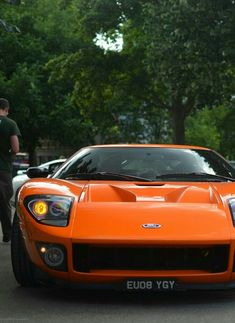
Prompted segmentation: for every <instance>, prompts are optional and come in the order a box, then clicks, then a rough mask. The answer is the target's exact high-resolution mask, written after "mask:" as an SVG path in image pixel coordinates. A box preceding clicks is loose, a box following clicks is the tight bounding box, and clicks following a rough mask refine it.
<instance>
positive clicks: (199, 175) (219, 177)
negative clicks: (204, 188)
mask: <svg viewBox="0 0 235 323" xmlns="http://www.w3.org/2000/svg"><path fill="white" fill-rule="evenodd" d="M156 178H157V179H171V178H176V179H179V178H180V179H185V178H186V179H188V178H193V179H195V178H196V179H200V178H203V179H204V180H205V179H207V180H208V181H215V182H223V181H231V182H234V181H235V179H234V178H232V177H227V176H223V175H214V174H208V173H176V174H162V175H159V176H156Z"/></svg>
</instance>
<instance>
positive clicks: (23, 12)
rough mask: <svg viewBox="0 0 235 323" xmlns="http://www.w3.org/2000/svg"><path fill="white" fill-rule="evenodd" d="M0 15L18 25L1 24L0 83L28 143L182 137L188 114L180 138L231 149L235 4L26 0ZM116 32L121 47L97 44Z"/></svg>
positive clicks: (74, 144)
mask: <svg viewBox="0 0 235 323" xmlns="http://www.w3.org/2000/svg"><path fill="white" fill-rule="evenodd" d="M0 17H1V19H2V21H4V22H7V23H8V24H10V25H12V26H17V27H18V28H19V29H20V31H21V32H20V33H8V32H6V31H5V29H4V28H0V90H1V96H6V97H8V98H9V100H10V102H11V103H12V117H14V118H15V119H16V120H17V121H18V123H19V126H20V128H21V130H22V134H23V145H24V147H25V148H26V149H27V150H29V151H32V152H33V150H34V149H35V147H36V146H37V145H38V144H39V142H40V139H42V138H51V139H56V140H58V141H59V142H61V143H62V144H69V145H70V146H71V147H73V148H78V147H79V146H81V145H86V144H90V143H97V142H101V143H108V142H138V141H139V142H171V141H172V139H173V140H174V141H175V142H177V143H184V141H185V138H184V137H185V120H186V142H187V143H192V144H195V145H205V146H209V147H212V148H214V149H216V150H220V151H223V152H224V154H225V155H228V156H234V155H233V151H235V149H234V148H235V147H234V145H233V141H234V140H233V138H234V135H235V134H234V131H233V124H232V121H233V120H234V112H233V109H232V107H231V104H232V103H231V95H232V94H234V84H235V82H234V75H235V72H234V71H235V69H234V63H235V62H234V57H235V55H234V51H235V46H234V45H235V40H234V32H235V21H234V20H235V3H234V1H232V0H213V1H211V0H199V1H194V0H168V1H165V0H158V1H154V0H139V1H136V0H118V1H116V0H34V1H33V0H24V1H21V2H19V5H18V6H12V5H9V4H7V3H5V5H3V6H1V7H0ZM120 35H121V36H122V38H123V48H122V50H121V51H113V50H110V49H109V48H106V49H103V48H101V47H99V46H98V45H97V43H96V39H97V37H98V36H101V37H102V38H104V39H105V38H106V39H107V40H111V41H112V42H113V43H115V41H116V39H117V38H118V37H120ZM225 102H226V104H225ZM205 107H206V108H205ZM200 110H201V111H200ZM208 134H209V135H208ZM234 158H235V156H234Z"/></svg>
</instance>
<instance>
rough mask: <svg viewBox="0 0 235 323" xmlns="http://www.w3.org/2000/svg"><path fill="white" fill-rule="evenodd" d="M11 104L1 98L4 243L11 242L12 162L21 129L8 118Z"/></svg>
mask: <svg viewBox="0 0 235 323" xmlns="http://www.w3.org/2000/svg"><path fill="white" fill-rule="evenodd" d="M9 108H10V105H9V102H8V101H7V100H6V99H3V98H0V222H1V226H2V233H3V239H2V241H3V242H8V241H10V240H11V205H10V199H11V196H12V194H13V187H12V161H13V157H14V155H15V154H16V153H18V152H19V139H18V136H19V135H20V131H19V128H18V126H17V124H16V123H15V121H13V120H12V119H10V118H8V117H7V115H8V113H9Z"/></svg>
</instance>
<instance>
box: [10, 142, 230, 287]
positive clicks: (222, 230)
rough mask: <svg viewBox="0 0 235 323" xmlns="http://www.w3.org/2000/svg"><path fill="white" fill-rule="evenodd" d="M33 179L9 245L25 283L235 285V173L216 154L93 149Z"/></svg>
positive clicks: (23, 193)
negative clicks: (50, 172) (50, 173)
mask: <svg viewBox="0 0 235 323" xmlns="http://www.w3.org/2000/svg"><path fill="white" fill-rule="evenodd" d="M27 174H28V176H29V177H30V178H31V179H30V180H29V181H27V182H26V183H25V184H24V185H23V186H22V188H21V189H20V191H19V194H18V196H17V202H16V203H17V208H16V213H15V216H14V220H13V231H12V240H11V259H12V266H13V272H14V274H15V278H16V280H17V281H18V283H19V284H21V285H22V286H32V285H35V284H37V283H39V282H44V283H47V284H48V283H50V282H58V281H60V282H67V283H68V285H70V286H75V285H76V286H79V285H80V286H81V287H83V288H84V287H85V286H87V287H88V288H89V287H94V288H95V287H98V286H100V287H101V288H108V287H109V288H111V287H112V288H120V289H121V290H126V291H136V290H137V291H138V290H139V291H161V290H163V291H166V290H187V289H226V288H235V256H234V255H235V169H234V168H233V167H232V166H231V165H230V164H229V163H228V162H227V161H226V160H225V159H224V158H223V157H222V156H220V155H219V154H217V153H216V152H214V151H212V150H210V149H207V148H202V147H195V146H176V145H138V144H136V145H107V146H105V145H103V146H91V147H85V148H83V149H81V150H80V151H79V152H77V153H76V154H74V155H73V156H72V157H71V158H69V159H68V160H67V161H66V162H65V163H64V164H63V165H62V166H61V167H60V168H59V169H58V170H57V171H56V172H54V173H53V174H52V175H51V176H49V177H47V175H48V174H47V173H45V172H43V171H41V170H40V169H39V168H35V167H33V168H29V169H28V170H27ZM39 177H41V178H39Z"/></svg>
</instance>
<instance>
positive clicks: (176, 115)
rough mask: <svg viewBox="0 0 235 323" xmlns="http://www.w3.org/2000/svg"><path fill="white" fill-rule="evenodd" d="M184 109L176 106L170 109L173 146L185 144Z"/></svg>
mask: <svg viewBox="0 0 235 323" xmlns="http://www.w3.org/2000/svg"><path fill="white" fill-rule="evenodd" d="M185 118H186V113H185V108H184V107H183V106H176V107H173V109H172V124H173V142H174V144H178V145H184V143H185Z"/></svg>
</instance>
